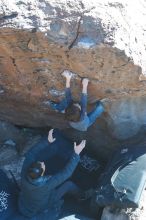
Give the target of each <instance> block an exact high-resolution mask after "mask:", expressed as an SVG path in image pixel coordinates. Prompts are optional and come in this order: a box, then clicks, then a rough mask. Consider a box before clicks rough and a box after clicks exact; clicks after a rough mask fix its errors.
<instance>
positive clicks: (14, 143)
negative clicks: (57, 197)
mask: <svg viewBox="0 0 146 220" xmlns="http://www.w3.org/2000/svg"><path fill="white" fill-rule="evenodd" d="M48 130H49V128H44V129H43V128H42V129H40V128H39V129H32V128H26V127H25V128H24V127H16V126H13V125H12V124H10V123H6V122H0V168H1V169H3V170H4V171H5V172H6V173H7V175H8V177H9V178H12V175H11V172H12V173H13V175H14V176H15V178H16V180H17V182H18V184H19V183H20V172H21V168H22V165H23V161H24V158H25V157H24V154H25V153H26V152H27V151H28V150H29V149H30V148H31V147H32V146H33V145H34V144H35V143H37V142H38V141H39V139H40V138H41V136H42V134H45V133H46V134H47V132H48ZM10 171H11V172H10ZM145 204H146V191H144V193H143V196H142V200H141V207H140V208H139V209H136V210H132V209H128V210H118V211H117V212H114V213H111V212H110V207H107V208H105V209H104V211H103V215H102V217H101V220H145V219H146V206H145ZM63 219H64V220H71V219H72V220H75V219H81V220H91V219H89V218H86V217H84V216H80V217H79V218H78V217H75V216H74V215H72V216H69V217H65V218H63Z"/></svg>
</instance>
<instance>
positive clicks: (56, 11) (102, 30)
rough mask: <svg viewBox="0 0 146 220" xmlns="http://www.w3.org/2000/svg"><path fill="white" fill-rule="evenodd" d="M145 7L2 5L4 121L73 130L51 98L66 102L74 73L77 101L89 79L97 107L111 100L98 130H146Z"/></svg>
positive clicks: (127, 133) (54, 0) (33, 1)
mask: <svg viewBox="0 0 146 220" xmlns="http://www.w3.org/2000/svg"><path fill="white" fill-rule="evenodd" d="M145 9H146V3H145V1H144V0H141V1H140V0H139V1H138V0H135V1H134V3H133V2H132V1H129V2H128V1H126V0H120V1H112V0H109V1H104V0H98V1H94V0H90V1H86V0H82V1H78V0H70V1H66V0H51V1H49V0H29V1H28V0H25V1H24V0H21V1H19V0H11V1H9V0H4V1H1V3H0V118H1V119H3V120H7V121H10V122H13V123H15V124H18V125H25V126H46V125H53V126H55V127H60V128H66V127H67V123H66V122H65V120H64V117H63V116H62V115H60V114H57V113H54V112H53V111H52V110H51V109H50V108H49V106H48V99H51V100H55V101H58V100H60V99H61V98H62V97H63V96H64V92H63V88H64V81H63V79H62V77H61V72H62V71H63V70H64V69H69V70H71V71H73V72H75V73H76V74H75V77H74V80H73V82H72V90H73V94H74V96H75V99H77V100H78V99H79V92H80V89H81V88H80V80H81V77H89V79H90V80H91V83H90V85H89V103H91V102H93V101H95V100H96V99H98V98H105V97H107V98H110V99H111V105H110V106H108V108H107V112H106V114H105V115H103V116H102V118H101V122H100V120H98V121H97V123H96V124H95V126H94V131H95V130H96V129H97V130H98V129H99V127H100V126H99V124H101V127H102V126H103V127H104V129H99V130H100V132H101V130H102V131H104V132H103V134H109V133H110V135H112V137H116V138H118V139H126V138H129V137H132V136H133V135H136V134H137V132H138V131H139V130H140V128H141V127H142V126H143V125H144V124H146V117H145V115H146V83H145V79H146V77H145V74H146V61H145V60H146V42H145V39H146V30H145V27H146V19H145V17H144V16H145ZM103 124H104V125H103ZM105 124H106V125H105ZM103 137H104V135H103ZM107 143H109V140H108V141H107ZM103 145H106V143H104V144H103Z"/></svg>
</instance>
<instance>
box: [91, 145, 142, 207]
mask: <svg viewBox="0 0 146 220" xmlns="http://www.w3.org/2000/svg"><path fill="white" fill-rule="evenodd" d="M145 184H146V147H145V144H140V145H135V146H129V147H124V148H123V147H122V148H120V149H119V150H117V151H116V152H115V153H114V154H113V156H112V158H111V159H110V161H109V163H108V164H107V166H106V169H105V171H104V172H103V174H102V175H101V178H100V180H99V182H98V187H97V189H96V191H95V194H94V196H93V198H92V200H91V206H92V208H94V209H97V206H111V205H112V206H115V207H121V208H128V207H129V208H137V207H139V204H140V200H141V196H142V192H143V190H144V187H145Z"/></svg>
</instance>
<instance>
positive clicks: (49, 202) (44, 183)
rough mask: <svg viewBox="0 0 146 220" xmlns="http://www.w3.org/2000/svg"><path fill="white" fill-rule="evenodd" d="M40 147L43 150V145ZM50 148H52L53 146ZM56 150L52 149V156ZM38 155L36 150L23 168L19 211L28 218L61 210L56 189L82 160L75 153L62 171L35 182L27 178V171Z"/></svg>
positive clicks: (29, 156)
mask: <svg viewBox="0 0 146 220" xmlns="http://www.w3.org/2000/svg"><path fill="white" fill-rule="evenodd" d="M38 147H40V148H43V146H42V144H40V146H38ZM48 147H50V148H51V146H48ZM53 147H54V146H53ZM55 150H56V149H55V148H52V154H54V152H55ZM53 151H54V152H53ZM36 153H38V150H37V149H34V151H32V152H31V153H30V155H28V160H26V162H25V164H24V166H23V170H22V177H21V178H22V179H21V192H20V194H19V199H18V207H19V211H20V212H21V213H22V214H23V215H24V216H27V217H33V216H35V215H37V214H39V213H41V212H42V211H44V210H46V209H50V211H52V210H54V211H55V212H56V211H57V210H58V209H59V208H60V206H61V202H62V201H58V200H57V198H56V197H55V189H56V187H57V186H59V185H60V184H61V183H63V182H64V181H65V180H67V179H68V178H69V177H70V176H71V175H72V173H73V171H74V170H75V168H76V166H77V165H78V162H79V159H80V157H79V155H77V154H75V153H73V154H72V157H71V159H70V161H69V162H68V164H67V165H66V167H65V168H64V169H63V170H62V171H60V172H59V173H57V174H55V175H54V176H42V177H40V178H38V179H36V180H33V179H31V178H28V177H27V175H26V170H27V168H28V167H29V165H30V164H31V163H32V162H33V161H34V158H35V154H36ZM56 200H57V201H56Z"/></svg>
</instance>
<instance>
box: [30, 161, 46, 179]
mask: <svg viewBox="0 0 146 220" xmlns="http://www.w3.org/2000/svg"><path fill="white" fill-rule="evenodd" d="M43 172H44V170H43V168H42V164H41V162H40V161H37V162H35V163H32V164H31V165H30V167H29V168H28V171H27V175H28V176H29V177H30V178H32V179H37V178H39V177H40V176H41V175H42V173H43Z"/></svg>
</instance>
